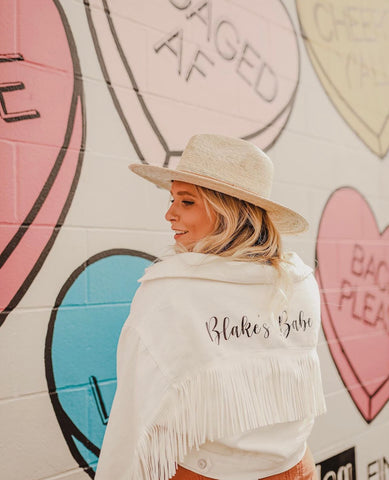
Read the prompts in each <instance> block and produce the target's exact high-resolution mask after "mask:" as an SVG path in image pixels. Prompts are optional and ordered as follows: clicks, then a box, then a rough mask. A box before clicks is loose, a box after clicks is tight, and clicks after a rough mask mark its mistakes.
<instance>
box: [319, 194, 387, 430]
mask: <svg viewBox="0 0 389 480" xmlns="http://www.w3.org/2000/svg"><path fill="white" fill-rule="evenodd" d="M317 260H318V268H317V270H316V277H317V280H318V282H319V285H320V287H321V290H322V299H323V306H322V321H323V330H324V333H325V336H326V338H327V342H328V346H329V348H330V352H331V355H332V357H333V359H334V361H335V364H336V367H337V369H338V371H339V374H340V376H341V377H342V380H343V382H344V384H345V386H346V388H347V389H348V391H349V393H350V395H351V398H352V399H353V401H354V403H355V405H356V406H357V408H358V410H359V411H360V413H361V414H362V415H363V417H364V419H365V420H366V421H367V422H371V421H372V420H373V419H374V418H375V417H376V416H377V414H378V413H379V412H380V411H381V410H382V408H383V407H384V406H385V404H386V402H387V401H388V399H389V228H386V229H385V230H384V231H383V232H382V233H380V232H379V230H378V227H377V223H376V220H375V218H374V215H373V213H372V211H371V209H370V207H369V205H368V204H367V202H366V201H365V199H364V198H363V197H362V196H361V194H360V193H359V192H357V191H356V190H354V189H352V188H342V189H340V190H338V191H336V192H335V193H334V194H333V195H332V196H331V198H330V199H329V201H328V203H327V205H326V208H325V210H324V213H323V215H322V219H321V222H320V227H319V234H318V238H317Z"/></svg>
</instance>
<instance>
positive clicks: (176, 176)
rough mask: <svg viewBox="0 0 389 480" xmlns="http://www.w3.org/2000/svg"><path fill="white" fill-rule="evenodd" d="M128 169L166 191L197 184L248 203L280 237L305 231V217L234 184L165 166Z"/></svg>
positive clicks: (138, 166) (134, 165)
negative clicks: (264, 213)
mask: <svg viewBox="0 0 389 480" xmlns="http://www.w3.org/2000/svg"><path fill="white" fill-rule="evenodd" d="M128 168H129V169H130V170H131V171H132V172H134V173H136V174H137V175H139V176H140V177H142V178H144V179H146V180H148V181H150V182H152V183H154V184H155V185H157V186H159V187H161V188H164V189H166V190H169V191H170V189H171V182H172V180H179V181H181V182H187V183H192V184H194V185H199V186H200V187H205V188H209V189H211V190H216V191H218V192H221V193H225V194H227V195H231V196H232V197H235V198H238V199H241V200H245V201H246V202H249V203H252V204H253V205H256V206H258V207H261V208H263V209H264V210H266V211H267V213H268V215H269V216H270V218H271V220H272V222H273V223H274V224H275V226H276V227H277V229H278V231H279V232H280V233H281V234H284V235H293V234H297V233H302V232H305V231H307V230H308V228H309V224H308V222H307V221H306V220H305V218H304V217H303V216H301V215H300V214H299V213H297V212H295V211H293V210H291V209H290V208H287V207H285V206H284V205H281V204H280V203H277V202H273V201H271V200H268V199H267V198H264V197H261V196H259V195H256V194H255V193H252V192H250V191H248V190H244V189H242V188H241V187H238V186H236V185H233V184H229V183H226V182H221V181H218V180H215V179H214V178H212V177H207V176H205V175H198V174H196V173H190V172H182V171H179V170H173V169H170V168H166V167H157V166H156V165H142V164H139V163H132V164H130V165H129V166H128Z"/></svg>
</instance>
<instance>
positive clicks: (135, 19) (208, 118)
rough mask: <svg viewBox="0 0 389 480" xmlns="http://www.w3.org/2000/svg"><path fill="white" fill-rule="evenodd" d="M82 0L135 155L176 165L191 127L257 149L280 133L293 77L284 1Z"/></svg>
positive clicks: (291, 33) (295, 60) (294, 60)
mask: <svg viewBox="0 0 389 480" xmlns="http://www.w3.org/2000/svg"><path fill="white" fill-rule="evenodd" d="M84 3H85V6H86V14H87V17H88V22H89V27H90V28H91V31H92V38H93V41H94V44H95V48H96V51H97V53H98V58H99V61H100V64H101V67H102V70H103V72H104V75H105V79H106V81H107V84H108V85H109V92H110V94H111V96H112V98H113V101H114V104H115V107H116V108H117V110H118V113H119V116H120V118H121V120H122V122H123V124H124V126H125V129H126V131H127V133H128V135H129V137H130V139H131V142H132V144H133V146H134V148H135V150H136V153H137V156H138V157H139V159H140V161H142V162H145V163H154V164H158V165H161V166H170V167H174V166H175V165H176V163H177V161H178V157H179V156H180V154H181V151H182V149H183V147H184V146H185V144H186V142H187V141H188V140H189V138H190V137H191V136H192V135H193V134H194V133H196V132H206V131H210V132H212V133H219V134H224V135H232V136H239V137H241V138H245V139H247V140H249V139H251V140H252V141H254V142H255V143H256V144H257V145H258V146H260V147H261V148H264V149H266V148H268V147H269V146H270V145H272V144H273V142H274V141H275V140H276V138H277V137H278V135H279V134H280V133H281V132H282V130H283V128H284V126H285V124H286V122H287V121H288V118H289V115H290V113H291V110H292V106H293V103H294V99H295V93H296V89H297V86H298V81H299V49H298V41H297V35H296V32H295V30H294V26H293V22H292V20H291V18H290V16H289V13H288V10H287V9H286V8H285V6H284V5H283V2H281V1H279V0H273V1H271V2H269V1H267V0H257V1H255V2H230V1H229V0H220V1H218V2H203V3H202V4H201V5H200V3H198V2H191V1H186V2H174V1H171V2H153V7H152V8H147V7H145V5H146V4H145V2H144V1H143V0H133V1H132V2H131V3H130V2H128V0H89V1H88V2H84Z"/></svg>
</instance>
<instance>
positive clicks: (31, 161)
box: [0, 0, 83, 324]
mask: <svg viewBox="0 0 389 480" xmlns="http://www.w3.org/2000/svg"><path fill="white" fill-rule="evenodd" d="M0 11H1V12H2V15H1V20H0V27H1V26H4V27H6V28H0V45H2V47H1V48H2V50H1V51H0V60H1V62H0V71H1V78H2V83H1V88H2V90H1V92H0V93H1V96H2V101H3V103H2V104H1V109H0V113H1V116H0V126H1V129H0V168H1V171H2V173H3V175H2V188H1V191H0V218H1V225H0V283H1V289H0V311H1V312H2V314H1V317H0V324H1V322H2V321H4V319H5V317H6V315H7V314H8V313H9V311H11V310H12V309H13V308H14V307H15V305H16V304H17V303H18V302H19V300H20V299H21V298H22V296H23V295H24V293H25V292H26V290H27V289H28V287H29V285H30V284H31V282H32V280H33V279H34V277H35V276H36V274H37V273H38V271H39V270H40V268H41V266H42V264H43V262H44V260H45V258H46V256H47V254H48V252H49V251H50V249H51V247H52V245H53V242H54V240H55V237H56V235H57V233H58V231H59V229H60V227H61V226H62V224H63V221H64V219H65V216H66V214H67V211H68V209H69V206H70V203H71V200H72V197H73V195H74V192H75V189H76V186H77V182H78V177H79V173H80V167H81V162H82V152H81V150H80V149H81V145H82V137H83V125H82V105H81V104H82V100H81V93H82V86H81V82H80V80H79V73H78V77H77V76H76V72H77V71H78V72H79V69H78V67H77V69H76V65H77V64H78V59H77V54H76V51H75V47H74V42H73V39H72V37H71V33H70V30H69V27H68V25H67V20H66V17H65V15H64V13H63V12H62V8H61V7H60V6H58V8H57V7H56V3H55V2H53V1H51V0H42V1H40V2H39V8H36V5H35V2H30V1H29V0H23V1H20V2H19V3H18V8H16V7H15V2H8V1H7V0H0ZM42 18H44V22H42ZM3 22H5V25H3ZM15 25H16V26H17V29H16V33H17V35H16V33H15V28H14V27H15ZM70 45H71V47H70ZM5 85H8V86H7V87H5Z"/></svg>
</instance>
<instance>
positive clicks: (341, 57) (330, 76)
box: [296, 0, 389, 158]
mask: <svg viewBox="0 0 389 480" xmlns="http://www.w3.org/2000/svg"><path fill="white" fill-rule="evenodd" d="M296 6H297V11H298V15H299V20H300V25H301V32H302V35H303V38H304V41H305V45H306V48H307V50H308V54H309V57H310V59H311V62H312V64H313V66H314V68H315V70H316V73H317V75H318V77H319V79H320V81H321V83H322V85H323V87H324V89H325V91H326V92H327V94H328V95H329V97H330V99H331V100H332V102H333V103H334V104H335V106H336V108H337V109H338V111H339V112H340V114H341V115H342V116H343V118H344V119H345V120H346V122H347V123H348V124H349V125H350V127H351V128H352V129H353V130H354V131H355V132H356V134H357V135H358V136H359V137H360V138H361V139H362V140H363V141H364V142H365V144H366V145H367V146H368V147H369V148H370V149H371V150H372V151H373V152H374V153H376V154H377V155H378V156H380V157H381V158H382V157H384V156H385V154H386V152H387V151H388V148H389V121H388V120H389V8H388V2H387V1H386V0H374V1H367V0H312V1H311V0H309V1H307V0H296Z"/></svg>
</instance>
